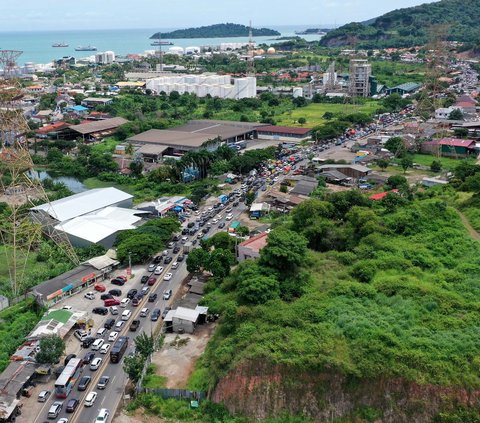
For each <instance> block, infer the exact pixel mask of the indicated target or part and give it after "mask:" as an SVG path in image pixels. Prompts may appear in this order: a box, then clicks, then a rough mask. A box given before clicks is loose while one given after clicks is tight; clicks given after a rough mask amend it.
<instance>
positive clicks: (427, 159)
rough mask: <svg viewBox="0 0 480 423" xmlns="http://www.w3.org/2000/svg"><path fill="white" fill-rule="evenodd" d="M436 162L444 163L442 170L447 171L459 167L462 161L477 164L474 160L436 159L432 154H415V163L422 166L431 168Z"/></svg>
mask: <svg viewBox="0 0 480 423" xmlns="http://www.w3.org/2000/svg"><path fill="white" fill-rule="evenodd" d="M434 160H436V161H439V162H440V163H442V168H443V169H445V170H452V169H454V168H455V167H457V166H458V165H459V164H460V163H461V162H462V161H465V160H467V161H468V162H469V163H471V164H475V159H474V158H471V159H470V158H469V159H452V158H450V157H435V156H432V155H430V154H414V155H413V162H414V163H416V164H418V165H421V166H430V165H431V164H432V162H433V161H434Z"/></svg>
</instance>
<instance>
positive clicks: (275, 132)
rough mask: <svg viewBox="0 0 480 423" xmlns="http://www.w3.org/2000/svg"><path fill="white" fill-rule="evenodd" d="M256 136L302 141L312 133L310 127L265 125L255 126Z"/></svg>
mask: <svg viewBox="0 0 480 423" xmlns="http://www.w3.org/2000/svg"><path fill="white" fill-rule="evenodd" d="M257 134H258V138H259V139H262V140H274V141H294V142H295V141H296V142H300V141H304V140H306V139H309V138H310V136H311V135H312V130H311V129H310V128H295V127H293V126H276V125H266V126H262V127H260V128H257Z"/></svg>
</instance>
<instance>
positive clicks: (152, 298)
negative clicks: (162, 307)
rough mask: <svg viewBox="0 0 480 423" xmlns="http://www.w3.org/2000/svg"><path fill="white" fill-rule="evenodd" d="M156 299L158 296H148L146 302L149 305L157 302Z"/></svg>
mask: <svg viewBox="0 0 480 423" xmlns="http://www.w3.org/2000/svg"><path fill="white" fill-rule="evenodd" d="M157 298H158V294H150V295H149V296H148V302H149V303H154V302H155V301H156V300H157Z"/></svg>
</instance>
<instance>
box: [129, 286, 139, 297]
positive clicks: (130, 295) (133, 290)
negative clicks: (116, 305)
mask: <svg viewBox="0 0 480 423" xmlns="http://www.w3.org/2000/svg"><path fill="white" fill-rule="evenodd" d="M137 292H138V290H137V289H135V288H133V289H130V290H129V291H128V292H127V298H130V299H131V300H133V298H134V297H135V295H137Z"/></svg>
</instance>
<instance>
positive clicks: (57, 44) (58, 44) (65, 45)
mask: <svg viewBox="0 0 480 423" xmlns="http://www.w3.org/2000/svg"><path fill="white" fill-rule="evenodd" d="M52 47H68V44H65V43H54V44H52Z"/></svg>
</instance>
